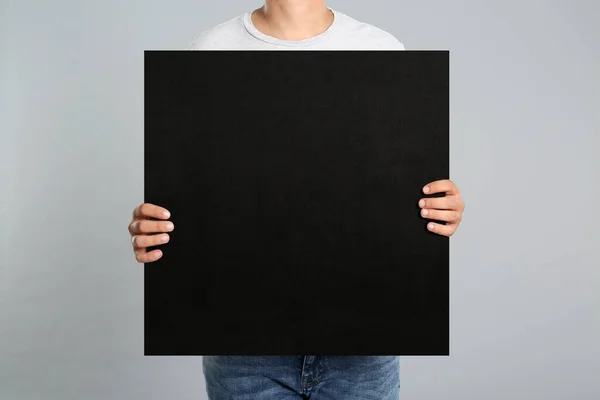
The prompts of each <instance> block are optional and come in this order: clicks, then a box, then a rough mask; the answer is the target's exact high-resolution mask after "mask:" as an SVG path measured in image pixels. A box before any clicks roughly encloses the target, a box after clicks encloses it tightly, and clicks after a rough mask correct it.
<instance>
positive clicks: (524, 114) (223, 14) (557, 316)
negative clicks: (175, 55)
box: [0, 0, 600, 400]
mask: <svg viewBox="0 0 600 400" xmlns="http://www.w3.org/2000/svg"><path fill="white" fill-rule="evenodd" d="M259 5H260V3H258V2H246V1H237V2H234V1H214V2H211V3H209V2H207V1H191V0H180V1H177V2H173V1H164V0H163V1H158V0H144V1H140V0H128V1H120V0H104V1H96V2H92V1H75V0H55V1H51V2H49V1H40V0H38V1H29V2H23V1H10V3H8V1H7V0H3V2H2V5H1V8H0V18H1V19H0V27H1V40H2V41H1V46H2V50H1V53H0V71H1V75H0V76H1V78H2V80H1V86H0V89H1V94H2V96H1V98H0V101H1V103H0V105H1V107H0V133H1V135H2V137H1V139H2V140H1V145H0V166H1V170H0V172H1V185H2V186H1V188H0V194H1V196H0V212H1V213H2V214H1V215H0V220H1V221H2V228H1V230H0V234H1V236H0V237H1V239H2V243H1V244H2V248H1V251H2V253H1V258H0V263H1V269H0V272H1V276H0V398H2V399H6V400H12V399H28V400H29V399H31V400H33V399H62V400H66V399H82V398H83V399H108V398H110V399H141V398H144V399H165V398H169V399H205V398H206V397H205V394H204V380H203V377H202V366H201V359H200V358H197V357H173V358H161V357H144V356H143V355H142V354H143V347H142V339H143V330H142V328H143V325H142V324H143V268H142V266H141V265H139V264H137V263H136V262H135V260H134V258H133V254H132V251H131V247H130V242H129V237H128V232H127V230H126V227H127V224H128V222H129V219H130V217H131V211H132V209H133V208H134V207H135V206H136V205H137V204H139V203H141V202H142V200H143V147H142V144H143V91H142V88H143V50H144V49H182V48H186V47H187V45H188V44H189V42H190V41H191V40H192V39H194V38H195V36H196V35H197V34H199V33H200V32H201V31H202V30H204V29H207V28H210V27H212V26H214V25H216V24H218V23H221V22H223V21H225V20H227V19H230V18H233V17H234V16H236V15H238V14H241V13H243V12H245V11H247V10H250V9H254V8H256V7H258V6H259ZM329 5H330V6H332V7H334V8H336V9H338V10H339V11H342V12H345V13H347V14H349V15H351V16H354V17H355V18H357V19H359V20H363V21H365V22H369V23H372V24H374V25H376V26H379V27H381V28H383V29H385V30H388V31H390V32H391V33H392V34H394V35H395V36H396V37H398V38H399V39H400V40H401V41H402V42H403V43H404V44H405V46H406V48H407V49H450V50H451V65H452V72H451V89H452V95H451V115H452V117H451V177H452V179H453V180H454V181H455V182H456V183H457V184H458V186H459V187H460V188H461V191H462V194H463V197H464V200H465V202H466V204H467V209H466V213H465V216H464V221H463V225H462V226H461V227H460V229H459V231H458V232H457V234H456V235H455V236H454V237H453V238H452V239H451V273H452V275H451V283H452V287H451V316H452V329H451V333H452V345H451V352H452V354H451V357H447V358H444V357H430V358H418V357H405V358H403V359H402V361H401V379H402V390H401V398H402V399H403V400H404V399H406V400H409V399H411V400H416V399H442V398H443V399H462V400H465V399H488V400H493V399H507V398H510V399H545V400H550V399H578V400H585V399H597V398H600V382H599V379H598V376H597V375H598V371H600V360H599V357H600V345H599V343H598V339H599V338H600V290H599V289H598V287H599V278H600V272H599V271H600V268H599V267H600V265H599V264H600V262H599V261H598V258H597V254H596V253H595V251H594V250H595V249H594V248H595V247H596V248H597V247H598V244H599V243H600V234H599V229H600V228H599V222H600V219H599V217H598V206H597V201H598V198H599V195H600V191H599V189H598V187H599V173H598V171H599V169H600V161H598V153H599V150H600V140H599V139H598V135H599V132H598V125H599V122H600V112H599V106H600V102H599V100H600V99H599V97H600V96H599V93H600V79H599V78H600V76H599V75H600V74H599V72H600V55H599V52H598V43H599V39H600V26H599V25H598V24H597V16H598V15H599V13H600V6H599V3H598V2H595V1H593V0H577V1H566V0H563V1H534V0H529V1H516V0H511V1H508V0H507V1H475V0H472V1H447V0H436V1H392V0H390V1H370V2H368V5H367V4H366V3H365V2H364V1H335V2H334V1H332V2H330V3H329ZM174 221H175V223H176V221H177V220H176V218H175V219H174ZM390 318H394V316H393V315H392V316H390Z"/></svg>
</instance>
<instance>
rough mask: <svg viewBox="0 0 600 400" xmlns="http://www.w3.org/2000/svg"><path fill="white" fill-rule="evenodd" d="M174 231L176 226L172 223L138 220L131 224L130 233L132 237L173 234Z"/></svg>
mask: <svg viewBox="0 0 600 400" xmlns="http://www.w3.org/2000/svg"><path fill="white" fill-rule="evenodd" d="M173 229H175V226H174V225H173V223H172V222H171V221H151V220H147V219H136V220H134V221H132V222H131V224H129V232H131V234H132V235H138V234H144V233H163V232H171V231H172V230H173Z"/></svg>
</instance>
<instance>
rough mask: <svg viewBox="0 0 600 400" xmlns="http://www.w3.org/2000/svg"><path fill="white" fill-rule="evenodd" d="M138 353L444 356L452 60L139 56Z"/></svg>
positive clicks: (423, 56)
mask: <svg viewBox="0 0 600 400" xmlns="http://www.w3.org/2000/svg"><path fill="white" fill-rule="evenodd" d="M144 151H145V153H144V154H145V160H144V165H145V191H144V201H145V202H148V203H153V204H156V205H160V206H163V207H165V208H167V209H168V210H169V211H171V216H172V217H171V221H173V223H174V225H175V230H174V231H173V232H171V233H170V236H171V240H170V242H169V243H167V244H165V245H163V246H161V249H162V250H163V253H164V255H163V257H162V258H161V259H160V260H158V261H156V262H154V263H148V264H146V265H145V293H144V296H145V310H144V311H145V312H144V314H145V321H144V332H145V343H144V345H145V354H146V355H292V354H294V355H300V354H315V355H318V354H328V355H448V354H449V248H448V247H449V238H448V237H443V236H440V235H437V234H435V233H432V232H429V231H428V230H427V229H426V224H427V222H428V220H426V219H424V218H423V217H421V215H420V213H419V211H420V209H419V207H418V201H419V199H421V198H423V197H427V196H425V195H423V193H422V191H421V190H422V188H423V186H425V185H426V184H427V183H429V182H432V181H435V180H439V179H448V178H449V54H448V52H447V51H147V52H146V53H145V141H144Z"/></svg>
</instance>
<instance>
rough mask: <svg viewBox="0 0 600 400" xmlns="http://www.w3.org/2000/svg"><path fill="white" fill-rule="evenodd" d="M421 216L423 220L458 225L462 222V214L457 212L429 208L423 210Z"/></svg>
mask: <svg viewBox="0 0 600 400" xmlns="http://www.w3.org/2000/svg"><path fill="white" fill-rule="evenodd" d="M421 216H422V217H423V218H428V219H434V220H436V221H444V222H451V223H458V222H460V220H461V214H460V212H458V211H456V210H434V209H431V210H430V209H428V208H424V209H422V210H421Z"/></svg>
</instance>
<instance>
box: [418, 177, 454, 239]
mask: <svg viewBox="0 0 600 400" xmlns="http://www.w3.org/2000/svg"><path fill="white" fill-rule="evenodd" d="M423 193H425V194H435V193H446V196H444V197H428V198H423V199H421V200H419V207H420V208H421V216H422V217H423V218H427V219H433V220H437V221H444V222H446V224H445V225H444V224H438V223H435V222H429V223H428V224H427V229H428V230H429V231H431V232H434V233H437V234H438V235H442V236H448V237H449V236H452V235H453V234H454V232H456V229H458V226H459V225H460V222H461V221H462V215H463V211H464V210H465V203H463V201H462V200H461V198H460V192H459V190H458V187H456V185H455V184H454V182H452V181H451V180H449V179H444V180H440V181H434V182H431V183H428V184H427V185H425V186H424V187H423Z"/></svg>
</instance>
